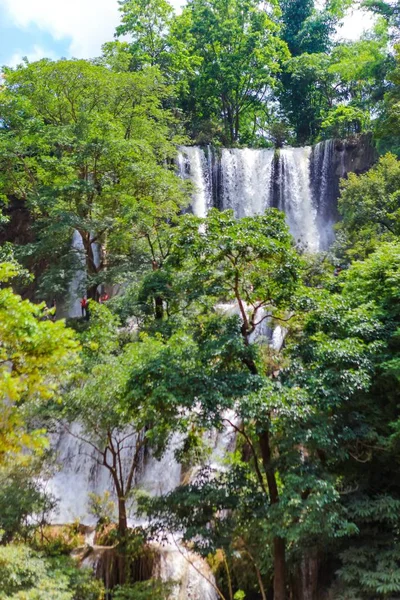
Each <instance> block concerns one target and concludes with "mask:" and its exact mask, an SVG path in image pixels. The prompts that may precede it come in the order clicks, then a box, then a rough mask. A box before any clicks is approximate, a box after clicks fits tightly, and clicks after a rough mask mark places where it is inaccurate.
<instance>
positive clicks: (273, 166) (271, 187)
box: [178, 146, 328, 252]
mask: <svg viewBox="0 0 400 600" xmlns="http://www.w3.org/2000/svg"><path fill="white" fill-rule="evenodd" d="M320 154H321V153H319V154H318V152H317V153H315V152H313V151H312V150H311V148H310V147H305V148H283V149H281V150H280V151H279V153H275V151H274V150H272V149H262V150H254V149H250V148H244V149H237V148H224V149H223V150H222V151H220V153H219V154H218V151H216V150H213V149H212V148H207V149H206V151H205V150H203V149H201V148H199V147H195V146H193V147H181V148H180V152H179V156H178V171H179V174H180V176H181V177H183V178H185V179H188V178H189V179H190V180H191V181H192V182H193V184H194V188H195V189H194V192H193V200H192V208H193V212H194V213H195V214H196V215H198V216H205V215H206V214H207V210H208V208H209V207H210V206H216V207H218V208H221V209H222V210H226V209H232V210H233V211H234V213H235V216H236V217H237V218H242V217H246V216H253V215H258V214H262V213H263V212H264V211H265V209H266V208H268V207H273V206H275V207H277V208H279V209H280V210H282V211H283V212H284V213H285V214H286V220H287V223H288V225H289V228H290V231H291V233H292V235H293V237H294V238H295V240H296V242H298V243H300V245H302V246H303V247H305V248H306V249H307V250H309V251H311V252H316V251H318V250H319V249H320V246H321V244H320V232H319V226H318V215H317V207H318V205H319V204H318V200H317V198H316V195H315V193H314V191H313V187H312V173H313V172H314V170H316V171H321V169H322V166H321V167H318V168H317V169H314V167H313V166H312V164H311V163H312V160H313V159H314V157H316V159H317V160H319V157H320ZM327 160H328V159H327V158H326V160H325V163H326V161H327ZM326 167H327V166H326V164H324V168H325V170H326V172H328V171H327V169H326ZM326 188H327V184H324V186H322V193H323V194H324V193H325V191H326ZM319 191H320V190H318V192H319Z"/></svg>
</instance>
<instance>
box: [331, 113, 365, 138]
mask: <svg viewBox="0 0 400 600" xmlns="http://www.w3.org/2000/svg"><path fill="white" fill-rule="evenodd" d="M368 124H369V113H368V112H366V111H363V110H361V109H359V108H354V107H352V106H345V105H339V106H337V107H336V108H335V109H333V110H332V111H331V112H330V113H328V115H327V117H326V118H325V119H324V120H323V121H322V123H321V135H322V136H323V137H325V138H327V139H331V138H348V137H351V136H354V135H357V134H358V133H361V132H365V131H368Z"/></svg>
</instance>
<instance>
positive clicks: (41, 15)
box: [0, 0, 119, 58]
mask: <svg viewBox="0 0 400 600" xmlns="http://www.w3.org/2000/svg"><path fill="white" fill-rule="evenodd" d="M0 6H3V7H4V8H5V9H6V10H7V12H8V15H9V17H10V18H11V20H12V22H13V23H14V24H15V25H16V26H17V27H20V28H24V27H28V26H29V25H32V24H33V25H36V26H37V27H39V28H40V29H42V30H44V31H46V32H48V33H50V34H51V35H52V36H53V37H54V38H55V39H57V40H60V39H63V38H70V39H71V42H70V46H69V55H70V56H75V57H77V58H90V57H93V56H98V55H99V54H100V48H101V45H102V44H103V43H104V42H106V41H107V40H111V39H112V38H113V35H114V31H115V27H116V26H117V25H118V22H119V12H118V2H117V0H0ZM45 54H47V55H48V52H46V53H45Z"/></svg>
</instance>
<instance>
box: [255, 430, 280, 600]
mask: <svg viewBox="0 0 400 600" xmlns="http://www.w3.org/2000/svg"><path fill="white" fill-rule="evenodd" d="M259 444H260V449H261V456H262V461H263V466H264V471H265V474H266V476H267V483H268V492H269V499H270V502H271V504H277V503H278V502H279V495H278V485H277V483H276V476H275V472H274V468H273V465H272V462H271V458H272V457H271V446H270V439H269V431H268V429H266V430H265V431H263V432H262V433H261V434H260V436H259ZM285 599H286V558H285V540H283V539H282V538H279V537H276V538H274V600H285Z"/></svg>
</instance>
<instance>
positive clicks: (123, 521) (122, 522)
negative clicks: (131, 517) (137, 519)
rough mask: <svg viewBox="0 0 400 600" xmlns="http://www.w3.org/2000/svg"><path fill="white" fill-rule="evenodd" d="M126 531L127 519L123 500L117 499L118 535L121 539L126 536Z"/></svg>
mask: <svg viewBox="0 0 400 600" xmlns="http://www.w3.org/2000/svg"><path fill="white" fill-rule="evenodd" d="M127 531H128V518H127V516H126V502H125V498H123V497H120V498H118V533H119V534H120V536H121V538H124V537H125V536H126V532H127Z"/></svg>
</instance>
